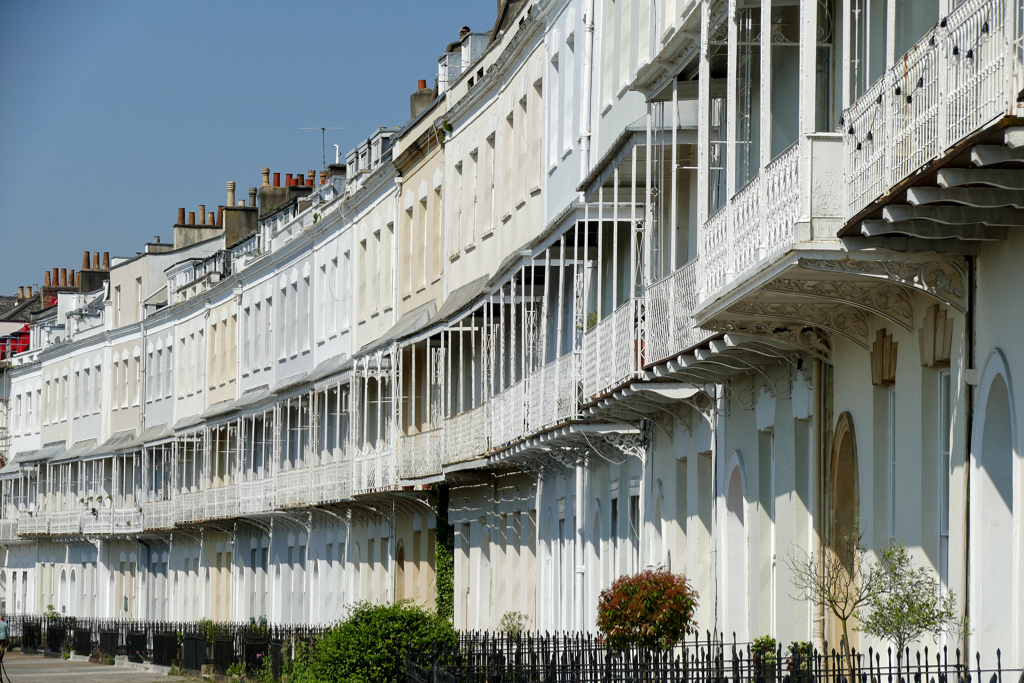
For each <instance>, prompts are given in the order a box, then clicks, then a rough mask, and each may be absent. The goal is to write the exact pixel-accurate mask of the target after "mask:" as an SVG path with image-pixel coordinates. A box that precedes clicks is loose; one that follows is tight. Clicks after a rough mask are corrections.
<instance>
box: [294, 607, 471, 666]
mask: <svg viewBox="0 0 1024 683" xmlns="http://www.w3.org/2000/svg"><path fill="white" fill-rule="evenodd" d="M455 638H456V633H455V629H454V628H453V627H452V624H451V622H449V621H448V620H447V619H444V618H443V617H439V616H437V615H436V614H434V613H433V612H429V611H427V610H426V609H424V608H423V607H420V606H419V605H415V604H413V603H412V602H411V601H408V600H404V601H400V602H397V603H394V604H390V605H374V604H371V603H368V602H361V603H358V604H357V605H356V606H355V607H353V609H352V611H351V612H350V613H349V616H348V618H347V619H345V621H343V622H341V623H339V624H338V625H337V626H335V627H334V628H332V629H331V630H330V631H328V632H327V633H326V634H325V636H324V637H323V638H322V639H321V640H318V641H317V642H316V643H314V644H313V645H311V646H309V647H308V648H304V649H303V650H300V651H299V652H298V653H297V656H296V659H295V663H294V664H293V667H292V674H291V677H290V679H289V680H290V683H329V682H331V683H333V682H335V681H344V682H345V683H384V682H385V681H394V680H396V679H395V676H396V673H397V674H404V661H403V662H399V661H398V654H399V652H400V651H402V650H404V649H407V648H408V649H420V648H423V649H426V648H429V647H432V646H434V645H435V644H436V645H437V646H444V645H447V646H451V647H454V645H455ZM396 664H398V665H399V667H398V668H396Z"/></svg>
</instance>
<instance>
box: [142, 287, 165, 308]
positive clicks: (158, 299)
mask: <svg viewBox="0 0 1024 683" xmlns="http://www.w3.org/2000/svg"><path fill="white" fill-rule="evenodd" d="M166 303H167V288H166V287H161V288H160V289H158V290H156V292H154V293H153V295H152V296H151V297H149V298H148V299H146V301H145V304H146V305H147V306H163V305H164V304H166Z"/></svg>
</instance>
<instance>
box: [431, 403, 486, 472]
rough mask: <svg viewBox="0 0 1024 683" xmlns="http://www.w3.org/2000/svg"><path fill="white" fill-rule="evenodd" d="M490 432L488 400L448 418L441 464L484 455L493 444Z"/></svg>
mask: <svg viewBox="0 0 1024 683" xmlns="http://www.w3.org/2000/svg"><path fill="white" fill-rule="evenodd" d="M490 432H491V405H490V403H488V402H484V403H481V404H480V405H478V406H477V407H476V408H472V409H470V410H467V411H465V412H462V413H459V414H458V415H456V416H455V417H450V418H448V419H447V420H445V421H444V430H443V433H444V439H445V447H444V453H443V456H442V462H441V464H442V465H451V464H453V463H457V462H464V461H466V460H472V459H473V458H476V457H479V456H481V455H484V454H485V453H487V451H488V450H489V449H490V446H491V440H490V436H489V435H490Z"/></svg>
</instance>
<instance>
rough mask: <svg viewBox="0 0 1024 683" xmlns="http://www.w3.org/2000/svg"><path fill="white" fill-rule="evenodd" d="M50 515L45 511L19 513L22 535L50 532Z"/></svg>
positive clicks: (20, 532) (19, 530) (37, 534)
mask: <svg viewBox="0 0 1024 683" xmlns="http://www.w3.org/2000/svg"><path fill="white" fill-rule="evenodd" d="M49 522H50V515H49V514H48V513H46V512H43V511H39V510H37V511H35V512H28V511H23V512H19V513H18V533H19V534H21V535H22V536H39V535H42V534H46V533H49V528H50V525H49Z"/></svg>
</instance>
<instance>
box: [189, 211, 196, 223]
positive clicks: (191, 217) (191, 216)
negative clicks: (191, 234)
mask: <svg viewBox="0 0 1024 683" xmlns="http://www.w3.org/2000/svg"><path fill="white" fill-rule="evenodd" d="M188 224H189V225H195V224H196V212H195V211H189V212H188Z"/></svg>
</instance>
